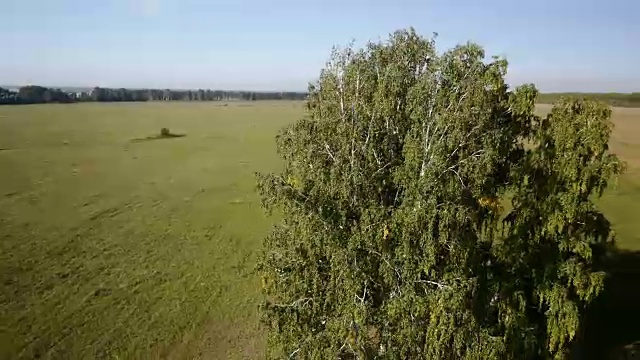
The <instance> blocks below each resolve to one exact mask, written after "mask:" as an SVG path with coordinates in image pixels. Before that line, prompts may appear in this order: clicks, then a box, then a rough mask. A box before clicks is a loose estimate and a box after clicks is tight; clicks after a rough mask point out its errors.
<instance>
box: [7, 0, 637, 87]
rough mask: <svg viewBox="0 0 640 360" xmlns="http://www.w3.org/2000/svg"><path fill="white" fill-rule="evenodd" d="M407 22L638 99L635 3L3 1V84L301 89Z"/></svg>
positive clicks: (555, 77)
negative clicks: (335, 61) (342, 50)
mask: <svg viewBox="0 0 640 360" xmlns="http://www.w3.org/2000/svg"><path fill="white" fill-rule="evenodd" d="M409 26H413V27H414V28H416V30H417V31H418V32H420V33H422V34H424V35H430V34H431V33H432V32H438V33H439V37H438V39H439V40H438V44H439V45H438V46H439V48H440V49H441V50H442V49H445V48H448V47H451V46H453V45H455V44H457V43H463V42H466V41H467V40H471V41H475V42H478V43H479V44H480V45H482V46H484V48H485V50H486V51H487V55H501V56H505V57H506V58H507V59H508V60H509V63H510V66H509V74H508V81H509V82H510V83H511V84H513V85H516V84H520V83H524V82H534V83H536V84H537V86H538V88H539V89H541V90H542V91H622V92H626V91H640V0H536V1H518V0H484V1H481V0H477V1H476V0H449V1H446V0H386V1H382V0H368V1H365V0H313V1H304V0H295V1H294V0H235V1H233V0H227V1H216V0H0V39H2V40H1V42H0V49H1V50H0V84H10V85H23V84H27V83H32V84H42V85H50V86H54V85H57V86H95V85H100V86H106V87H155V88H200V87H202V88H216V89H255V90H305V89H306V85H307V83H308V82H309V81H311V80H313V79H314V78H316V77H317V75H318V74H319V70H320V69H321V67H322V66H323V64H324V63H325V61H326V60H327V59H328V56H329V53H330V50H331V46H332V45H344V44H346V43H348V42H349V40H350V39H354V40H355V41H356V44H360V45H362V44H364V43H365V42H366V41H367V40H370V39H373V40H376V39H379V38H386V37H387V35H388V34H389V33H390V32H393V31H394V30H396V29H400V28H405V27H409Z"/></svg>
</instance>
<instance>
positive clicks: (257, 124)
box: [0, 102, 640, 359]
mask: <svg viewBox="0 0 640 360" xmlns="http://www.w3.org/2000/svg"><path fill="white" fill-rule="evenodd" d="M545 110H546V108H541V111H545ZM302 113H303V106H302V103H294V102H258V103H251V104H250V103H232V104H229V105H228V106H222V104H217V103H179V102H172V103H142V104H141V103H137V104H89V103H87V104H73V105H33V106H4V107H0V281H2V291H1V293H0V303H1V308H0V358H34V357H43V358H64V359H67V358H83V359H85V358H95V357H98V358H194V357H202V358H214V359H217V358H247V357H249V358H251V357H259V355H260V354H261V353H262V352H263V349H264V336H263V334H262V332H261V330H260V328H259V324H258V316H257V308H256V306H257V303H258V302H259V281H257V279H256V275H255V274H254V273H253V270H254V264H255V258H256V255H257V251H259V249H260V246H261V239H262V237H263V236H264V235H265V234H266V232H267V231H268V229H269V225H270V220H269V219H267V218H266V217H265V216H264V215H263V213H262V211H261V209H260V207H259V201H258V198H257V196H256V194H255V191H254V177H253V172H255V171H266V170H271V169H276V168H277V167H278V164H279V161H278V159H277V157H276V154H275V151H274V135H275V133H276V131H277V129H278V128H280V127H282V126H283V125H285V124H287V123H290V122H292V121H294V120H295V119H297V118H298V117H300V116H301V115H302ZM614 122H615V123H616V129H615V131H614V134H613V137H612V141H611V147H612V149H613V150H614V151H615V152H616V153H618V154H619V155H620V157H622V158H623V159H624V160H626V161H627V162H628V166H629V168H628V170H627V173H626V174H625V175H624V176H623V177H622V178H621V179H620V182H619V186H618V187H617V188H616V189H614V190H612V191H610V192H609V194H607V195H606V196H605V198H604V199H603V200H602V201H601V206H602V208H603V209H604V211H605V212H606V214H607V215H608V216H609V217H610V219H611V220H612V221H613V223H614V226H615V228H616V231H617V233H618V244H619V246H620V247H621V248H624V249H627V250H629V251H637V250H640V221H637V220H638V219H639V217H640V215H639V214H640V110H638V109H615V111H614ZM162 127H167V128H169V129H171V131H172V132H173V133H177V134H184V135H186V136H184V137H176V138H166V139H154V140H140V139H144V138H146V137H148V136H154V135H157V134H158V133H159V131H160V129H161V128H162ZM636 267H640V263H638V265H637V266H636ZM634 269H635V268H634ZM634 271H635V270H634ZM636 278H638V277H637V276H636V277H633V278H632V279H631V280H630V281H632V280H634V279H636ZM634 284H635V285H637V284H638V281H636V282H634ZM616 286H618V287H620V286H623V288H622V289H623V290H624V288H625V287H628V286H630V285H629V284H627V283H625V284H623V285H620V283H617V285H616ZM616 286H613V287H611V288H612V289H614V290H612V291H613V292H610V293H608V294H606V295H607V296H608V297H606V299H607V303H606V304H604V305H602V306H603V309H604V310H602V311H604V312H610V314H609V313H607V316H601V317H599V318H597V319H596V320H594V321H596V324H597V327H600V328H602V329H599V331H606V334H607V335H608V336H609V337H611V339H613V340H607V341H608V342H606V341H603V342H602V346H613V345H614V343H629V342H632V341H633V340H638V339H640V336H639V337H638V338H636V339H633V338H632V337H633V336H636V335H633V334H634V333H633V331H632V330H624V329H627V327H628V328H629V329H632V327H633V326H636V325H637V322H636V323H634V321H636V320H634V319H637V318H638V316H637V311H638V310H636V309H635V308H636V307H637V305H632V306H631V307H630V308H629V309H627V308H624V307H623V306H624V305H625V304H626V303H618V302H616V301H621V300H620V299H619V297H616V296H617V295H616V293H615V290H616V289H618V287H616ZM627 295H628V293H627ZM627 298H628V296H627ZM636 298H637V297H636ZM625 301H627V300H625ZM630 301H633V300H630ZM611 309H614V310H615V314H614V313H613V311H614V310H611ZM630 311H635V313H633V314H630V313H629V312H630ZM609 315H610V316H609ZM634 316H635V317H634ZM611 321H619V322H624V321H626V322H627V323H616V324H614V325H615V327H616V329H610V328H608V327H609V326H611V325H610V324H609V323H608V322H611ZM625 326H627V327H625ZM603 327H604V328H603ZM620 329H623V330H624V332H623V335H624V336H622V335H620V336H618V335H616V334H617V333H615V331H618V332H620V331H621V330H620ZM636 333H637V330H636ZM589 336H594V337H595V338H597V336H596V335H593V334H592V335H589Z"/></svg>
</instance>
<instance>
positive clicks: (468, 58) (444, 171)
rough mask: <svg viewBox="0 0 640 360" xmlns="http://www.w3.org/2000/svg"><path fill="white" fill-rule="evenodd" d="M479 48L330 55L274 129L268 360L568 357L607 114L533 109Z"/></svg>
mask: <svg viewBox="0 0 640 360" xmlns="http://www.w3.org/2000/svg"><path fill="white" fill-rule="evenodd" d="M484 58H485V54H484V51H483V50H482V48H481V47H479V46H478V45H475V44H471V43H469V44H465V45H461V46H457V47H455V48H454V49H451V50H449V51H446V52H444V53H443V54H442V55H438V53H437V52H436V49H435V41H434V40H433V39H425V38H422V37H420V36H419V35H417V34H416V33H415V31H414V30H413V29H409V30H407V31H398V32H396V33H394V34H392V35H391V36H390V39H389V40H388V41H387V42H384V43H372V44H369V45H368V46H367V47H365V48H364V49H360V50H356V49H353V48H352V47H351V46H350V47H347V48H346V49H342V50H335V51H334V52H333V54H332V58H331V61H329V63H328V64H327V67H326V68H325V69H324V70H322V72H321V73H320V77H319V79H318V81H317V83H315V84H312V85H310V87H309V89H310V95H309V99H308V103H307V105H308V106H307V109H308V111H307V114H306V117H305V118H304V119H301V120H300V121H298V122H296V123H294V124H292V125H290V126H289V127H287V128H285V129H283V130H282V131H281V132H280V134H279V135H278V137H277V149H278V153H279V155H280V156H281V157H282V159H283V160H284V166H283V170H282V172H281V173H280V174H268V175H261V176H259V191H260V193H261V194H262V197H263V204H264V205H265V207H267V209H277V210H278V211H279V212H281V214H282V220H281V222H280V223H279V224H278V225H277V226H276V228H275V229H274V232H273V233H272V234H271V235H270V236H269V237H268V238H267V239H266V240H265V243H264V253H263V255H262V257H261V262H260V271H261V273H262V275H263V279H264V281H263V284H264V294H265V304H264V307H263V309H264V311H263V315H264V320H265V322H266V324H267V326H268V327H269V329H270V331H269V337H270V350H271V351H272V353H271V356H272V357H275V358H280V357H283V356H291V357H300V358H335V357H339V358H352V357H358V358H398V359H401V358H402V359H404V358H455V359H464V358H469V359H477V358H483V359H484V358H494V359H498V358H505V357H512V358H513V357H517V358H523V357H524V358H537V357H558V356H562V355H563V354H565V353H566V350H567V349H568V346H569V344H570V342H571V340H572V339H573V338H574V336H575V334H576V332H577V331H578V328H579V320H580V317H579V312H580V311H581V309H582V308H583V307H584V306H585V305H586V304H587V303H588V302H589V301H591V300H592V299H593V298H594V297H595V296H597V294H598V293H599V291H600V290H601V288H602V284H603V281H602V279H603V274H602V273H601V272H600V271H599V269H597V268H596V267H597V266H595V265H594V264H597V263H598V261H599V259H598V257H600V256H602V254H603V253H604V252H603V251H601V250H602V249H603V248H604V247H605V246H606V244H607V242H608V241H609V232H610V227H609V224H608V222H607V221H606V219H605V218H604V216H602V215H601V214H600V213H599V212H597V209H596V208H595V206H594V205H593V204H592V203H591V198H592V195H595V194H598V193H600V192H601V191H602V190H604V189H605V188H606V187H607V184H608V180H609V178H611V177H612V176H614V175H616V174H618V173H619V172H620V171H621V169H622V165H621V164H620V162H619V161H618V160H617V158H615V156H612V155H610V154H608V152H607V150H608V149H607V141H608V137H609V133H610V123H609V122H608V117H609V115H610V112H609V110H608V109H607V108H606V107H604V106H602V105H599V104H595V103H590V102H583V101H573V100H563V101H561V102H560V103H559V104H558V105H557V106H556V107H555V108H554V109H553V110H552V112H551V114H550V115H549V116H548V117H547V118H544V119H542V118H540V117H538V116H536V115H535V114H534V107H535V100H536V96H537V90H536V89H535V87H534V86H533V85H526V86H522V87H519V88H517V89H515V90H513V91H509V89H508V87H507V85H506V84H505V83H504V76H505V74H506V68H507V63H506V61H504V60H501V59H498V58H494V59H493V61H492V62H489V63H486V62H485V61H484ZM525 145H526V147H525ZM509 203H510V204H509ZM509 205H510V206H509ZM505 208H508V209H510V210H509V211H508V212H507V213H506V214H505V213H504V209H505ZM501 218H503V219H504V220H503V221H500V219H501Z"/></svg>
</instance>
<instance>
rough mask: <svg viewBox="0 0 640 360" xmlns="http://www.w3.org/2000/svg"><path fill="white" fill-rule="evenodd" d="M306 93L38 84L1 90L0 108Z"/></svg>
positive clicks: (289, 97) (265, 97)
mask: <svg viewBox="0 0 640 360" xmlns="http://www.w3.org/2000/svg"><path fill="white" fill-rule="evenodd" d="M306 97H307V93H303V92H256V91H226V90H210V89H207V90H203V89H199V90H171V89H164V90H161V89H125V88H119V89H112V88H101V87H95V88H93V89H92V90H90V91H77V92H74V91H63V90H61V89H54V88H47V87H44V86H38V85H28V86H23V87H21V88H19V89H18V91H13V90H10V89H5V88H1V87H0V105H19V104H43V103H75V102H120V101H227V100H245V101H255V100H304V99H305V98H306Z"/></svg>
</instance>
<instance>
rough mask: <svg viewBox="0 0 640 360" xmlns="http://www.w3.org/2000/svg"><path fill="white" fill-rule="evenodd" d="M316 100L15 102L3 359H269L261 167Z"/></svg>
mask: <svg viewBox="0 0 640 360" xmlns="http://www.w3.org/2000/svg"><path fill="white" fill-rule="evenodd" d="M301 106H302V105H301V104H300V103H292V102H277V103H260V105H256V106H253V105H252V106H247V104H235V105H234V104H231V105H229V106H220V105H218V104H215V103H198V104H191V103H171V104H164V103H149V104H146V103H145V104H74V105H42V106H40V105H35V106H15V107H10V106H4V107H0V149H2V150H0V174H1V175H0V282H1V284H2V291H1V292H0V304H1V307H0V358H7V357H9V358H15V357H17V358H34V357H44V358H84V359H86V358H94V357H98V358H103V357H109V358H112V357H119V358H140V357H152V358H153V357H170V358H187V357H193V356H197V355H198V354H203V356H204V357H209V358H227V357H238V358H240V357H251V356H255V355H258V354H260V353H261V351H262V349H263V347H264V340H263V339H264V336H263V335H262V334H261V333H260V330H259V327H258V319H257V309H256V306H257V301H258V294H259V281H256V276H255V275H254V274H253V273H252V271H253V270H254V265H255V257H256V252H257V251H258V249H259V248H260V244H261V239H262V238H263V236H264V235H265V234H266V232H267V231H268V229H269V226H270V222H269V220H268V219H267V218H265V216H263V213H262V211H261V209H260V206H259V199H258V197H257V195H256V194H255V191H254V183H255V180H254V176H253V172H254V171H268V170H274V169H276V168H277V166H278V164H279V161H278V159H277V157H276V154H275V148H274V135H275V134H276V131H277V129H278V128H280V127H282V126H283V125H285V124H287V123H290V122H292V121H294V120H295V119H296V118H297V117H299V116H300V115H301V114H302V110H301ZM162 127H167V128H169V129H171V132H172V133H176V134H185V135H186V136H184V137H179V138H166V139H164V138H162V139H154V140H149V141H132V140H134V139H144V138H146V137H148V136H152V137H153V136H155V135H158V134H159V132H160V129H161V128H162Z"/></svg>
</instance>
